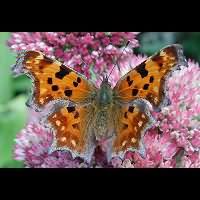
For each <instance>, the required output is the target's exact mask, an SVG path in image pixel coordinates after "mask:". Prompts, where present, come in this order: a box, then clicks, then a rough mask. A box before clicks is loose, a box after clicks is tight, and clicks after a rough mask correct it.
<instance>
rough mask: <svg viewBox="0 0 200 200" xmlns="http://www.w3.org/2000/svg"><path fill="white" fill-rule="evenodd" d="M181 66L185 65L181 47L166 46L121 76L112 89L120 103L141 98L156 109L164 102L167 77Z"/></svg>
mask: <svg viewBox="0 0 200 200" xmlns="http://www.w3.org/2000/svg"><path fill="white" fill-rule="evenodd" d="M181 65H185V66H186V65H187V63H186V61H185V58H184V56H183V49H182V47H181V46H180V45H171V46H168V47H166V48H164V49H162V50H160V51H159V52H158V53H156V54H155V55H153V56H151V57H149V58H148V59H147V60H146V61H144V62H143V63H141V64H140V65H138V66H137V67H136V68H134V69H133V70H131V71H130V72H128V73H127V74H126V75H125V76H123V77H122V78H121V79H120V80H119V81H118V83H117V84H116V86H115V88H114V92H115V95H116V97H117V98H118V99H119V100H120V101H122V102H130V101H133V100H135V99H138V98H143V99H146V100H147V101H149V102H150V103H151V104H152V105H153V106H154V108H158V107H160V106H161V105H162V104H163V102H164V100H165V95H166V94H165V89H166V88H165V82H166V79H167V77H168V76H169V75H170V74H171V72H172V71H174V70H175V69H177V68H179V66H181Z"/></svg>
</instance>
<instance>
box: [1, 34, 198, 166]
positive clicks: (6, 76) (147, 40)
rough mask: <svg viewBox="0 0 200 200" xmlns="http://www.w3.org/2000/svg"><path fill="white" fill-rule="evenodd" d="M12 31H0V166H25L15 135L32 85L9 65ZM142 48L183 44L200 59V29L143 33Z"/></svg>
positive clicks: (11, 61)
mask: <svg viewBox="0 0 200 200" xmlns="http://www.w3.org/2000/svg"><path fill="white" fill-rule="evenodd" d="M9 37H10V33H9V32H1V33H0V167H7V168H10V167H22V163H20V162H18V161H15V160H14V159H13V157H12V151H13V145H14V139H15V138H16V134H17V133H18V132H19V131H20V130H21V129H22V128H23V127H24V126H25V124H26V120H27V109H26V106H25V102H26V100H27V98H28V93H29V91H30V88H31V82H30V80H29V79H28V78H27V77H25V76H22V77H18V78H13V77H12V75H11V71H10V66H11V65H12V64H14V63H15V60H16V55H15V54H14V53H13V52H11V51H10V50H9V48H8V47H7V45H6V42H7V40H8V38H9ZM138 39H139V42H140V47H139V48H137V49H136V50H135V53H141V54H146V55H151V54H153V53H155V51H157V50H159V49H160V48H162V47H163V46H165V45H168V44H172V43H180V44H182V45H183V47H184V51H185V55H186V57H187V58H191V59H194V60H196V61H197V62H200V32H142V33H141V34H140V35H139V38H138Z"/></svg>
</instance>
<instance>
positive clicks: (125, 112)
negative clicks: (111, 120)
mask: <svg viewBox="0 0 200 200" xmlns="http://www.w3.org/2000/svg"><path fill="white" fill-rule="evenodd" d="M113 112H114V113H115V114H114V115H113V116H114V117H115V132H116V137H115V139H114V141H113V155H119V156H121V157H123V155H124V153H125V152H126V151H127V150H137V149H139V150H140V148H141V146H142V145H143V144H142V137H143V135H144V133H145V131H146V130H147V129H148V128H150V127H151V125H152V124H153V121H154V120H153V118H152V116H151V114H150V112H149V108H148V106H147V105H146V104H145V103H144V102H143V101H141V100H136V101H134V102H132V103H130V104H124V105H121V106H115V107H114V111H113Z"/></svg>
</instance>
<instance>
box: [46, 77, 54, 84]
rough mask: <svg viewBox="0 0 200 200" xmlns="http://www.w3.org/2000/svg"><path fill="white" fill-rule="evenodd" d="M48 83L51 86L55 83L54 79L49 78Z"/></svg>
mask: <svg viewBox="0 0 200 200" xmlns="http://www.w3.org/2000/svg"><path fill="white" fill-rule="evenodd" d="M47 83H48V84H50V85H51V84H52V83H53V80H52V78H50V77H49V78H48V79H47Z"/></svg>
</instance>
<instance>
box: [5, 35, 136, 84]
mask: <svg viewBox="0 0 200 200" xmlns="http://www.w3.org/2000/svg"><path fill="white" fill-rule="evenodd" d="M137 35H138V32H15V33H12V35H11V38H10V40H9V41H8V46H10V48H11V49H12V50H14V51H19V50H39V51H42V52H44V53H45V54H46V55H48V56H51V57H53V58H56V59H59V60H60V61H62V62H64V63H65V64H66V65H69V66H71V67H74V68H75V69H76V70H77V71H79V72H81V73H82V74H85V75H86V76H87V77H88V78H92V79H94V80H96V79H98V78H99V77H96V76H95V74H102V73H104V72H108V71H109V70H111V68H112V67H113V64H114V63H115V62H116V60H117V58H119V57H120V55H121V53H122V49H123V47H124V46H125V45H126V43H127V41H129V42H130V45H129V48H128V49H127V50H126V51H124V52H123V55H122V57H121V58H122V59H123V57H124V56H127V55H130V54H132V53H133V52H132V48H134V47H137V46H138V45H139V43H138V40H137V39H136V36H137ZM83 61H84V62H85V63H86V65H83ZM79 65H81V67H80V66H79ZM92 75H93V76H92Z"/></svg>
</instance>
